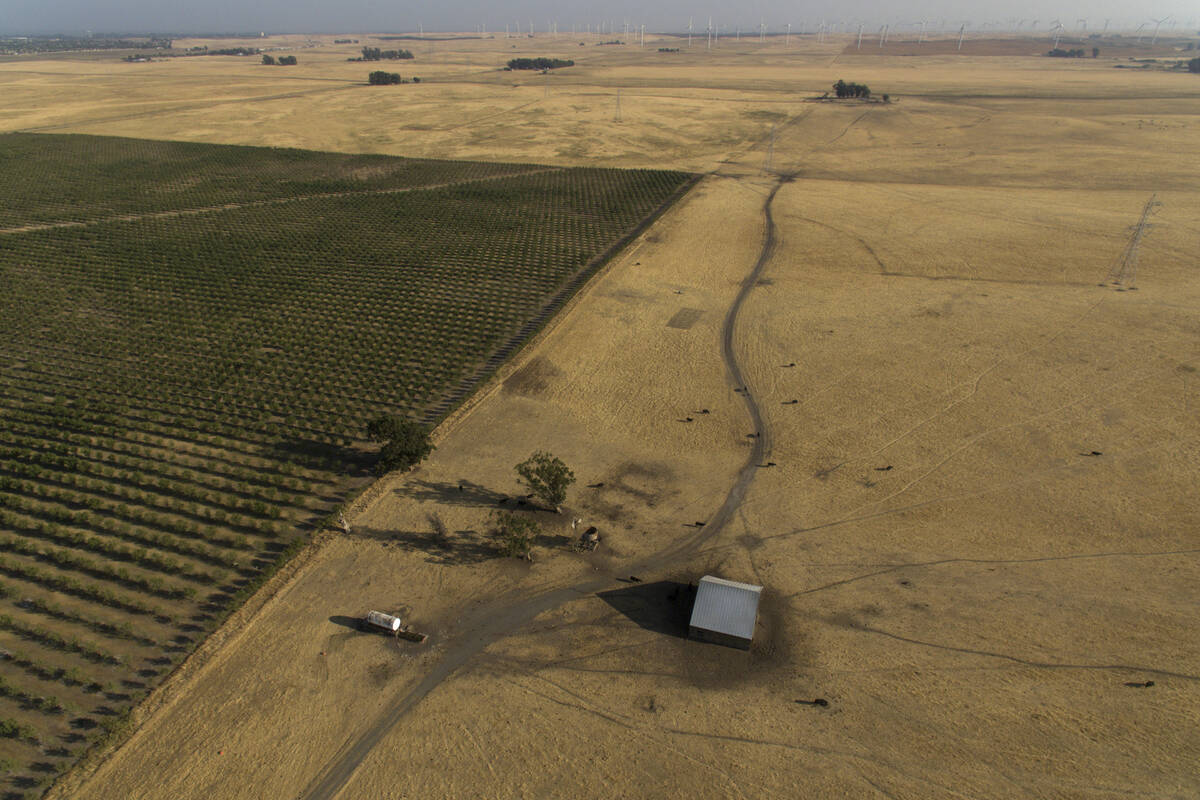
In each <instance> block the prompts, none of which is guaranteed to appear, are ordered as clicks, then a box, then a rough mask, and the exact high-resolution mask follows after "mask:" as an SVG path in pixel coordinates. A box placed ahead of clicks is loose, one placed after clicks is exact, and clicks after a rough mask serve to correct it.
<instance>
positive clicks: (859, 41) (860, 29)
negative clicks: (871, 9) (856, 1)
mask: <svg viewBox="0 0 1200 800" xmlns="http://www.w3.org/2000/svg"><path fill="white" fill-rule="evenodd" d="M862 28H863V26H862V23H859V25H858V47H857V48H855V49H857V50H862Z"/></svg>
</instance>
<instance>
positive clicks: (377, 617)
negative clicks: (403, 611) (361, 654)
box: [359, 611, 429, 643]
mask: <svg viewBox="0 0 1200 800" xmlns="http://www.w3.org/2000/svg"><path fill="white" fill-rule="evenodd" d="M359 630H363V631H379V632H383V633H390V634H391V635H392V636H395V637H396V638H398V639H406V640H407V641H410V642H417V643H420V642H424V641H425V640H426V639H428V638H429V637H428V636H427V635H425V634H424V633H417V632H416V631H410V630H408V627H407V626H405V625H404V624H403V623H402V622H401V621H400V618H399V617H396V616H393V615H391V614H385V613H383V612H382V611H368V612H367V615H366V616H365V617H363V618H362V621H361V622H360V623H359Z"/></svg>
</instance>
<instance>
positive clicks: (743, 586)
mask: <svg viewBox="0 0 1200 800" xmlns="http://www.w3.org/2000/svg"><path fill="white" fill-rule="evenodd" d="M761 597H762V587H761V586H752V585H750V584H748V583H738V582H737V581H727V580H725V579H723V578H714V577H713V576H712V575H705V576H704V577H703V578H701V579H700V586H699V587H698V588H697V589H696V603H695V605H694V606H692V619H691V622H689V623H688V636H689V637H690V638H692V639H699V640H700V641H704V642H713V643H714V644H723V645H725V646H726V647H736V648H739V649H741V650H749V649H750V642H751V641H752V640H753V639H754V625H755V623H757V622H758V601H759V599H760V598H761Z"/></svg>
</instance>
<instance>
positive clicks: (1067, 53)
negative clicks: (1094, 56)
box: [1046, 47, 1099, 58]
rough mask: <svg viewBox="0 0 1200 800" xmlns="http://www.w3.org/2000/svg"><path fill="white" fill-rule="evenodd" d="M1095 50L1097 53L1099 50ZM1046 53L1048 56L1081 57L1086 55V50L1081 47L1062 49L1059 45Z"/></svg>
mask: <svg viewBox="0 0 1200 800" xmlns="http://www.w3.org/2000/svg"><path fill="white" fill-rule="evenodd" d="M1096 52H1097V53H1099V50H1097V51H1096ZM1046 55H1048V56H1050V57H1051V58H1083V57H1084V56H1086V55H1087V51H1086V50H1084V49H1083V48H1082V47H1079V48H1075V49H1072V50H1063V49H1062V48H1061V47H1056V48H1054V49H1053V50H1051V51H1050V52H1049V53H1046Z"/></svg>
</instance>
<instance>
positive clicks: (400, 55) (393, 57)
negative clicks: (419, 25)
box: [350, 47, 413, 61]
mask: <svg viewBox="0 0 1200 800" xmlns="http://www.w3.org/2000/svg"><path fill="white" fill-rule="evenodd" d="M412 57H413V54H412V52H411V51H409V50H380V49H379V48H378V47H364V48H363V49H362V58H359V59H350V60H351V61H398V60H403V59H408V58H412Z"/></svg>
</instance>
